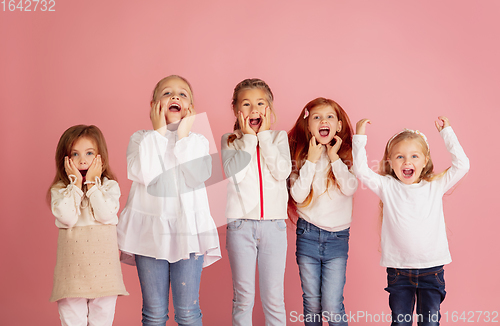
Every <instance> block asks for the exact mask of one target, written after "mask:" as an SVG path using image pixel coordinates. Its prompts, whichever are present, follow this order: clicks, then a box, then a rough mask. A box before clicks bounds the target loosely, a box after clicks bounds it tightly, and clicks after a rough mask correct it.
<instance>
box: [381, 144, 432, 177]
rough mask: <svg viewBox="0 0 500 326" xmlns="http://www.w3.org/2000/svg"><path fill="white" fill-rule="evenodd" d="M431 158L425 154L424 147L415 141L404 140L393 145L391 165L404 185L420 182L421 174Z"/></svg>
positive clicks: (390, 158) (390, 156) (390, 157)
mask: <svg viewBox="0 0 500 326" xmlns="http://www.w3.org/2000/svg"><path fill="white" fill-rule="evenodd" d="M428 161H429V157H428V156H426V155H425V154H424V152H423V148H422V145H421V144H420V143H419V142H418V141H417V140H415V139H404V140H401V141H400V142H398V143H397V144H395V145H393V147H392V149H391V153H390V155H389V164H390V166H391V168H392V170H393V171H394V173H395V174H396V176H397V177H398V179H399V180H400V181H401V182H403V183H404V184H412V183H417V182H419V181H420V174H421V173H422V170H423V169H424V167H425V166H426V165H427V162H428Z"/></svg>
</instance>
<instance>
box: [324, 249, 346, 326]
mask: <svg viewBox="0 0 500 326" xmlns="http://www.w3.org/2000/svg"><path fill="white" fill-rule="evenodd" d="M346 267H347V257H338V258H333V259H330V260H328V261H325V262H323V267H322V271H321V275H322V281H321V305H322V307H323V314H324V316H325V317H326V318H327V320H328V325H331V326H333V325H335V326H339V325H347V321H348V317H347V316H345V309H344V285H345V279H346V278H345V272H346Z"/></svg>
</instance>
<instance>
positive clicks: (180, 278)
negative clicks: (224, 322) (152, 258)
mask: <svg viewBox="0 0 500 326" xmlns="http://www.w3.org/2000/svg"><path fill="white" fill-rule="evenodd" d="M202 269H203V256H196V255H195V254H191V255H190V258H189V259H183V260H180V261H178V262H175V263H172V264H170V285H171V286H172V300H173V303H174V309H175V321H176V322H177V324H179V326H183V325H192V326H201V325H202V323H201V317H202V314H201V309H200V302H199V298H200V279H201V271H202Z"/></svg>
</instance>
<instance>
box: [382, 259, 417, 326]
mask: <svg viewBox="0 0 500 326" xmlns="http://www.w3.org/2000/svg"><path fill="white" fill-rule="evenodd" d="M411 271H412V270H409V269H395V268H387V287H386V288H385V290H386V291H387V292H389V306H390V307H391V312H392V323H391V325H392V326H395V325H404V326H411V325H412V324H413V320H414V316H413V309H414V306H415V295H416V284H417V277H416V275H415V274H413V273H412V272H411Z"/></svg>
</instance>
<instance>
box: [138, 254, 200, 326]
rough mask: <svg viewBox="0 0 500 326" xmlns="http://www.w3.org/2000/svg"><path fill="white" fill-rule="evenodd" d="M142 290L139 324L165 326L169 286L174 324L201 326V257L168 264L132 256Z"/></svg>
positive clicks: (162, 261)
mask: <svg viewBox="0 0 500 326" xmlns="http://www.w3.org/2000/svg"><path fill="white" fill-rule="evenodd" d="M135 261H136V264H137V273H138V275H139V281H140V283H141V291H142V324H143V325H147V326H153V325H162V326H163V325H165V324H166V322H167V320H168V295H169V288H170V286H172V299H173V302H174V309H175V318H174V319H175V321H176V322H177V324H179V325H196V326H198V325H202V322H201V317H202V314H201V310H200V303H199V292H200V278H201V270H202V268H203V256H196V255H195V254H191V255H190V258H189V259H184V260H180V261H178V262H175V263H169V262H168V261H167V260H161V259H155V258H151V257H145V256H139V255H136V256H135Z"/></svg>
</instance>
